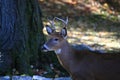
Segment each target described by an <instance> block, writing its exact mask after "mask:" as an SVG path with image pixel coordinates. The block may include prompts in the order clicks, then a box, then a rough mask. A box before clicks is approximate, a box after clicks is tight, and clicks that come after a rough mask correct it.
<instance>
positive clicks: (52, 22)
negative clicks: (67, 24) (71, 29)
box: [48, 18, 56, 30]
mask: <svg viewBox="0 0 120 80" xmlns="http://www.w3.org/2000/svg"><path fill="white" fill-rule="evenodd" d="M54 20H55V18H53V19H52V20H50V19H48V21H49V23H50V24H51V26H52V27H53V29H54V30H56V29H55V23H54Z"/></svg>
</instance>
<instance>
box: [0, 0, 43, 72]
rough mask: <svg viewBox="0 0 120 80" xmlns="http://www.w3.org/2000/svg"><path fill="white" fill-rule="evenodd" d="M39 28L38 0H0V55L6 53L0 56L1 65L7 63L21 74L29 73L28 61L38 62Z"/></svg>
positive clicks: (40, 30) (40, 38)
mask: <svg viewBox="0 0 120 80" xmlns="http://www.w3.org/2000/svg"><path fill="white" fill-rule="evenodd" d="M42 29H43V25H42V21H41V11H40V7H39V4H38V1H37V0H0V52H1V53H0V55H3V56H5V57H4V58H2V57H0V67H1V66H2V67H3V66H7V65H8V64H9V66H7V67H10V68H11V66H12V67H13V68H16V69H17V70H18V71H19V73H20V74H23V73H24V74H29V73H30V71H31V69H30V62H31V61H32V62H36V61H37V59H38V48H39V46H40V45H42V43H43V41H44V35H43V33H42ZM8 54H9V55H10V56H9V57H10V58H8V57H7V56H6V55H8ZM4 59H5V60H4ZM5 61H6V62H7V65H6V64H3V63H6V62H5ZM6 69H7V68H6ZM0 70H2V68H0ZM4 72H5V71H4Z"/></svg>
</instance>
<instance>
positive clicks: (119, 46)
mask: <svg viewBox="0 0 120 80" xmlns="http://www.w3.org/2000/svg"><path fill="white" fill-rule="evenodd" d="M45 24H46V22H44V25H45ZM71 24H72V23H71ZM85 25H86V24H85ZM68 27H69V29H68V38H67V39H68V41H69V43H71V44H86V45H89V46H91V47H92V48H94V49H98V50H104V51H120V38H118V39H117V37H116V34H117V33H116V32H107V31H100V32H96V31H92V30H87V31H82V29H81V28H74V25H68ZM56 28H57V30H58V31H60V29H61V27H58V26H56ZM43 31H44V34H46V35H47V33H46V30H45V28H44V30H43Z"/></svg>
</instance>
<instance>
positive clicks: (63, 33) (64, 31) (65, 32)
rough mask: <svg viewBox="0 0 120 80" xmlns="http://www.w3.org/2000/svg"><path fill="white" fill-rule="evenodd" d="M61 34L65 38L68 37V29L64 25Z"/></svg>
mask: <svg viewBox="0 0 120 80" xmlns="http://www.w3.org/2000/svg"><path fill="white" fill-rule="evenodd" d="M60 34H61V35H62V36H63V37H64V38H66V36H67V29H66V28H65V27H64V28H63V29H62V30H61V32H60Z"/></svg>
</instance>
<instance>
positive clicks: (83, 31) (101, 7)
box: [39, 0, 120, 52]
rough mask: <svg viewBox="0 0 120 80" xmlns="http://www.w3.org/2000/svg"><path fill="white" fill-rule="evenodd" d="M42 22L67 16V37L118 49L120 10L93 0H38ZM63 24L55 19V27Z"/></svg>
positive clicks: (76, 40)
mask: <svg viewBox="0 0 120 80" xmlns="http://www.w3.org/2000/svg"><path fill="white" fill-rule="evenodd" d="M39 2H40V7H41V10H42V15H43V22H44V25H45V24H47V23H48V21H47V18H53V17H60V18H63V19H65V18H66V17H69V23H68V40H69V42H70V43H71V44H81V43H82V44H86V45H89V46H91V47H92V48H94V49H100V50H104V51H109V52H112V51H115V52H119V51H120V33H119V32H120V31H119V30H120V12H117V11H115V10H114V9H113V8H112V7H110V6H109V5H108V4H107V3H104V4H100V3H99V2H96V1H93V0H39ZM62 26H63V25H62V24H61V23H60V22H56V28H58V29H59V28H61V27H62ZM45 34H46V33H45Z"/></svg>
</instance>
